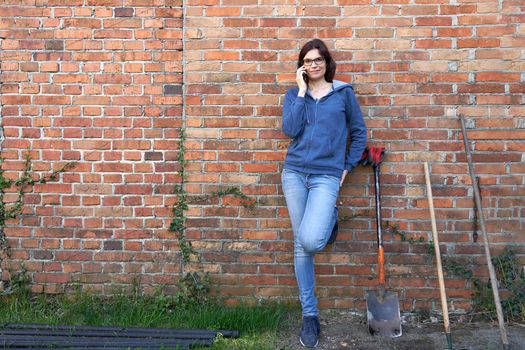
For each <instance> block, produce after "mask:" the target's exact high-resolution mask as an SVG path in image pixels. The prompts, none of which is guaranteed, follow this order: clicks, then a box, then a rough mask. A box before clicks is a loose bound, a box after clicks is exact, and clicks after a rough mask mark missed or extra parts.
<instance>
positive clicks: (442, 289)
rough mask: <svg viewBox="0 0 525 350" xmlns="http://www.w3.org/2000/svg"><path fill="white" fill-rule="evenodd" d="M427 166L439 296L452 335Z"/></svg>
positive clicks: (426, 167) (429, 205)
mask: <svg viewBox="0 0 525 350" xmlns="http://www.w3.org/2000/svg"><path fill="white" fill-rule="evenodd" d="M424 166H425V180H426V183H427V197H428V208H429V209H430V221H431V223H432V239H433V241H434V252H435V254H436V265H437V273H438V279H439V295H440V297H441V310H442V311H443V323H444V325H445V332H446V333H447V334H448V333H450V323H449V319H448V306H447V294H446V292H445V281H444V279H443V267H442V266H441V252H440V250H439V237H438V233H437V227H436V215H435V213H434V199H433V198H432V186H431V185H430V175H429V172H428V163H427V162H425V163H424Z"/></svg>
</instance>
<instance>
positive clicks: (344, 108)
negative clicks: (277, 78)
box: [283, 80, 366, 177]
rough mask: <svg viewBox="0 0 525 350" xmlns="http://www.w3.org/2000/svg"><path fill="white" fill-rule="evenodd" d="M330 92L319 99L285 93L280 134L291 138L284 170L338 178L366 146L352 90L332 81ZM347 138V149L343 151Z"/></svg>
mask: <svg viewBox="0 0 525 350" xmlns="http://www.w3.org/2000/svg"><path fill="white" fill-rule="evenodd" d="M332 87H333V88H332V91H331V92H329V93H328V94H327V95H325V96H323V97H322V98H320V99H317V100H316V99H314V98H313V97H312V95H310V94H309V93H308V92H307V93H306V95H305V96H304V97H298V96H297V93H298V91H299V88H298V87H294V88H291V89H289V90H288V91H287V92H286V95H285V98H284V106H283V131H284V133H285V134H286V135H288V136H289V137H291V138H292V141H291V143H290V145H289V146H288V153H287V155H286V159H285V161H284V168H285V169H289V170H295V171H299V172H303V173H307V174H318V175H332V176H337V177H341V175H342V173H343V170H345V169H346V170H348V172H351V171H352V169H353V168H354V167H355V166H356V165H357V163H358V162H359V160H360V159H361V155H362V153H363V151H364V149H365V146H366V126H365V122H364V120H363V115H362V114H361V110H360V108H359V104H358V102H357V99H356V97H355V94H354V90H353V89H352V87H351V86H350V85H349V84H347V83H345V82H342V81H338V80H334V81H333V84H332ZM348 135H350V147H349V148H348V151H347V141H348Z"/></svg>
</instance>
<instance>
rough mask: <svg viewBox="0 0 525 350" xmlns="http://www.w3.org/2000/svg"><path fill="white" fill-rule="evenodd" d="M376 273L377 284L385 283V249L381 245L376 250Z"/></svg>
mask: <svg viewBox="0 0 525 350" xmlns="http://www.w3.org/2000/svg"><path fill="white" fill-rule="evenodd" d="M377 273H378V275H379V284H381V285H384V284H385V249H384V248H383V246H382V245H380V246H379V248H378V250H377Z"/></svg>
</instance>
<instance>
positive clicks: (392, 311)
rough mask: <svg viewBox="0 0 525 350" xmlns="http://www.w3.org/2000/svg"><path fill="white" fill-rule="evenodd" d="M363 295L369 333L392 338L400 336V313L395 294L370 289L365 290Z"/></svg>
mask: <svg viewBox="0 0 525 350" xmlns="http://www.w3.org/2000/svg"><path fill="white" fill-rule="evenodd" d="M365 297H366V314H367V319H368V331H369V332H370V334H371V335H380V336H383V337H392V338H396V337H400V336H401V334H402V330H401V315H400V312H399V299H398V297H397V294H396V293H394V292H386V291H374V290H371V291H368V292H366V296H365Z"/></svg>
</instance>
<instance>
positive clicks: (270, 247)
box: [0, 0, 525, 309]
mask: <svg viewBox="0 0 525 350" xmlns="http://www.w3.org/2000/svg"><path fill="white" fill-rule="evenodd" d="M11 2H12V3H13V4H14V3H16V4H18V3H20V2H19V1H16V2H15V1H11ZM4 3H5V5H4V4H3V5H2V7H0V16H1V17H3V18H2V22H1V23H2V24H1V27H0V36H1V38H3V39H2V53H1V55H2V82H3V84H2V94H3V96H2V123H3V125H4V136H5V141H4V142H3V144H2V154H3V156H4V158H5V159H6V161H5V163H4V165H3V166H4V169H8V170H10V171H15V170H20V167H21V165H22V164H23V162H22V161H21V157H22V153H23V151H24V149H26V148H28V147H29V148H31V149H32V155H33V159H34V165H35V168H36V170H39V171H47V170H49V169H50V167H51V166H54V167H57V166H59V165H60V164H61V163H63V162H66V161H69V160H76V161H78V164H77V166H76V167H75V168H74V169H73V170H71V171H68V172H67V173H65V174H63V175H62V179H61V181H59V182H57V183H53V184H47V185H44V186H38V187H37V188H36V189H35V191H34V193H31V195H30V196H28V202H27V203H28V204H27V205H26V207H25V208H26V210H25V215H24V216H23V217H22V218H21V220H20V221H19V222H12V223H11V225H10V228H9V229H8V230H7V231H6V232H7V234H8V236H9V240H10V243H11V245H12V247H13V259H12V260H11V261H12V262H13V263H15V262H18V261H21V260H26V266H28V268H29V270H30V271H31V272H32V273H33V274H34V280H35V282H36V284H35V289H36V290H39V291H49V292H53V291H57V290H60V289H61V287H62V286H63V285H64V284H63V283H66V282H75V281H79V282H82V283H86V285H90V286H92V287H94V288H99V289H101V290H103V291H105V292H108V291H110V288H112V287H113V286H114V285H119V284H126V283H129V282H130V281H131V280H132V279H133V278H136V277H137V276H140V278H141V280H142V282H143V283H144V284H145V285H146V286H154V285H156V284H160V283H166V284H168V285H170V284H172V283H174V282H175V280H176V277H177V275H178V273H179V272H180V271H181V266H180V256H179V254H178V248H177V243H176V240H175V239H174V238H173V237H174V234H173V233H171V232H169V231H168V230H167V228H168V226H169V222H170V216H171V214H170V206H171V205H172V203H173V201H174V200H175V199H174V198H173V195H172V194H171V193H172V189H173V185H174V183H176V182H177V181H179V180H180V179H179V177H178V176H177V170H178V167H177V162H176V159H177V140H178V135H179V129H180V127H181V126H183V127H184V128H185V129H186V133H187V140H186V143H185V145H186V147H187V152H186V159H187V160H188V161H189V163H188V165H187V173H188V183H187V185H186V191H188V193H189V194H190V196H189V199H190V204H191V205H190V208H189V210H188V211H187V213H186V215H187V216H188V218H189V219H188V221H187V226H188V229H187V231H186V233H187V236H188V238H189V239H191V240H192V241H193V245H194V247H195V248H196V250H197V251H198V252H199V253H200V255H201V257H202V263H201V264H200V265H198V266H195V268H203V269H204V270H206V271H209V272H211V273H212V276H213V282H214V285H215V286H216V288H215V292H216V293H219V294H221V295H222V296H225V297H226V298H228V299H229V300H232V301H233V300H237V299H239V298H243V297H251V296H253V295H256V296H258V297H263V298H264V297H285V298H288V297H292V298H293V297H294V296H295V281H294V277H293V266H292V254H291V251H292V241H291V230H290V227H289V222H288V218H287V213H286V208H285V207H284V201H283V197H282V194H281V190H280V186H279V184H280V181H279V178H280V176H279V173H280V170H281V169H282V160H283V159H284V155H285V150H286V146H287V140H286V138H285V137H284V135H283V134H282V133H281V132H280V113H281V111H280V110H281V107H280V106H281V104H282V94H283V93H284V91H285V90H286V88H288V87H290V86H292V85H293V80H294V70H295V60H296V57H297V52H298V50H299V49H300V47H301V46H302V44H303V43H304V42H305V41H306V40H307V39H309V38H313V37H320V38H323V39H325V40H326V42H327V44H328V45H329V46H330V47H331V48H332V50H333V53H334V55H335V57H336V59H337V61H338V72H339V73H338V75H337V78H338V79H341V80H344V81H347V82H350V83H352V84H353V85H354V87H355V90H356V92H357V94H358V96H359V100H360V102H361V104H362V110H363V113H364V115H365V118H366V123H367V126H368V128H369V137H370V144H373V145H383V146H385V147H386V148H387V157H386V161H385V163H384V165H383V166H382V172H383V175H382V183H383V186H382V194H383V218H384V220H385V222H384V226H385V228H386V227H387V226H388V225H394V224H397V225H399V227H400V230H402V231H405V232H406V234H407V236H408V237H416V238H417V237H423V238H424V239H425V240H428V239H429V238H430V236H431V234H430V223H429V213H428V205H427V201H426V193H425V186H424V177H423V165H422V162H423V161H428V162H429V163H430V164H431V172H432V174H433V175H432V181H433V191H434V198H435V206H436V209H437V213H436V214H437V217H438V229H439V231H440V239H441V241H442V253H443V254H444V255H446V257H447V258H448V259H450V260H451V261H452V260H453V261H455V262H458V263H461V264H465V265H467V266H472V267H473V268H474V272H475V273H476V275H479V276H484V275H487V272H486V269H485V268H484V267H483V264H484V256H483V255H482V254H483V250H482V244H481V239H479V240H478V242H473V239H472V237H473V231H474V229H475V225H474V213H473V201H472V189H471V188H470V187H469V185H470V179H469V177H468V172H467V166H466V163H465V161H466V158H465V155H464V152H463V146H462V139H461V132H460V126H459V121H458V118H457V115H458V114H460V113H462V114H464V115H465V116H466V117H467V118H468V121H469V127H470V128H471V129H470V131H469V138H470V139H471V140H472V142H473V147H474V160H475V162H476V163H477V165H476V172H477V174H478V175H479V176H480V181H481V189H482V196H483V205H484V206H485V208H486V214H487V217H488V220H487V228H488V230H489V231H490V232H491V240H492V242H493V243H494V245H493V247H494V249H493V251H494V252H497V251H500V250H501V249H503V248H504V247H505V246H509V245H512V246H513V247H514V249H515V250H516V251H519V252H521V254H524V253H525V244H524V243H525V236H524V235H523V232H524V226H525V220H524V216H525V203H524V200H523V198H524V195H525V190H524V188H525V187H524V181H525V180H524V175H525V167H524V165H523V161H524V160H525V159H524V156H523V151H524V150H525V142H524V139H525V117H524V115H525V108H524V107H522V104H523V102H525V101H524V97H523V92H524V90H525V89H524V84H523V83H524V80H525V76H524V75H523V73H522V72H523V71H524V68H525V64H524V63H523V58H525V56H524V55H525V51H524V47H525V40H524V34H525V24H524V23H525V13H524V11H525V6H524V5H523V3H522V1H495V0H486V1H470V0H465V1H460V0H450V1H448V0H447V1H445V0H443V1H428V0H388V1H387V0H384V1H381V0H376V1H361V0H359V1H358V0H356V1H345V0H340V1H337V0H307V1H306V0H305V1H290V0H188V1H184V3H183V4H182V3H180V2H175V1H168V0H158V1H155V2H154V4H152V3H151V1H142V0H85V1H80V0H79V1H74V0H70V1H67V2H65V1H58V0H57V1H47V5H48V6H42V5H41V4H40V1H38V0H36V3H35V1H25V3H26V5H25V6H20V5H13V4H10V1H4ZM81 5H83V6H81ZM183 12H184V16H183ZM183 19H184V20H183ZM183 34H184V43H183V42H182V35H183ZM183 46H184V48H183ZM182 75H184V78H183V76H182ZM371 180H372V174H371V169H370V168H364V167H359V168H357V169H356V170H355V171H354V173H352V174H351V175H350V176H349V177H348V178H347V181H346V183H345V185H344V187H343V189H342V192H341V196H340V199H339V202H340V206H341V210H340V214H341V216H342V217H343V222H342V223H341V225H340V227H341V233H340V236H339V240H338V242H337V243H336V244H335V245H333V246H330V247H328V248H327V249H326V251H325V252H323V253H322V254H319V255H318V256H317V273H318V279H317V282H318V290H319V295H320V301H321V304H322V305H323V306H326V307H356V308H361V309H362V308H363V295H364V291H365V290H366V289H367V288H369V287H370V286H372V285H374V284H375V282H374V280H373V277H374V276H375V272H376V271H375V269H374V263H375V260H376V258H375V223H374V202H373V188H372V187H373V186H372V181H371ZM225 186H238V187H240V188H241V189H242V191H243V192H244V193H246V194H247V195H250V196H251V197H252V198H254V199H255V200H257V202H258V204H257V206H256V207H255V209H253V210H249V209H247V208H244V207H243V206H242V205H240V203H239V201H238V200H237V199H236V198H232V197H223V198H220V199H213V200H211V201H208V202H202V201H199V200H198V197H199V196H200V195H202V194H209V193H211V192H213V191H215V190H217V189H219V188H223V187H225ZM387 222H388V223H387ZM387 231H388V230H387ZM385 249H386V251H387V263H388V268H387V273H388V280H389V285H390V286H391V287H392V288H393V289H395V290H397V291H398V292H399V294H400V297H401V299H402V302H403V308H404V309H411V308H414V307H431V306H432V305H433V303H435V302H437V301H438V297H439V296H438V293H437V279H436V277H435V275H436V274H435V267H434V265H433V263H432V260H431V258H430V256H429V255H428V254H427V249H426V243H414V244H411V243H409V242H407V241H402V240H401V239H400V235H397V234H392V233H388V232H387V234H386V248H385ZM447 288H448V290H447V293H448V296H449V298H450V299H451V304H452V305H453V307H454V308H455V309H461V308H466V307H468V299H469V297H470V293H471V292H472V290H471V288H472V286H471V285H469V284H468V283H467V282H466V281H464V280H463V279H461V278H459V277H454V276H449V278H447Z"/></svg>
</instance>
